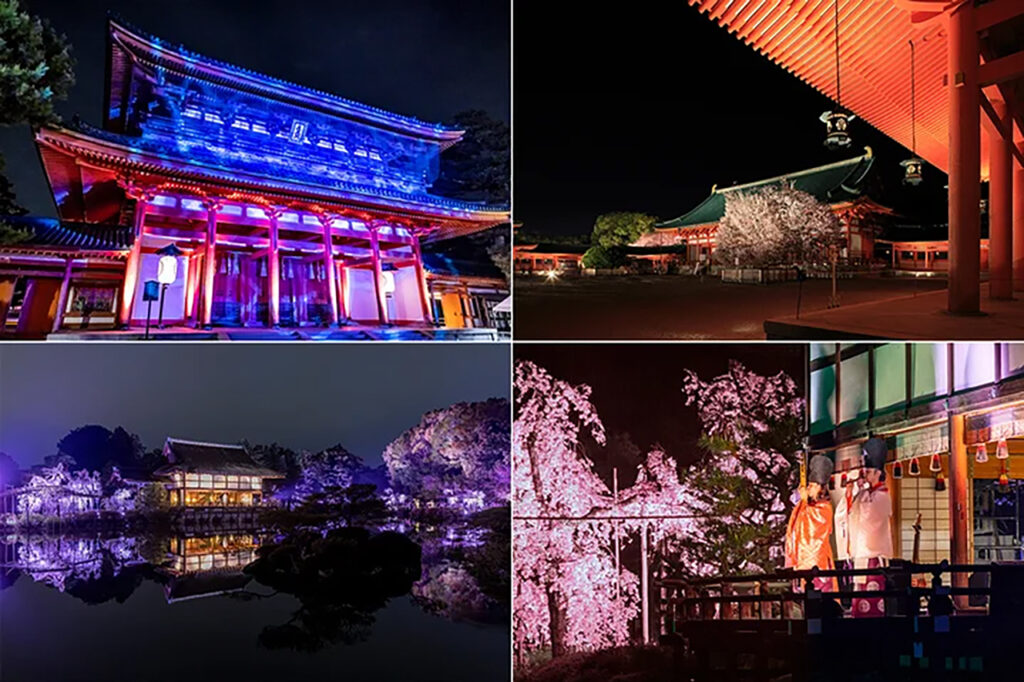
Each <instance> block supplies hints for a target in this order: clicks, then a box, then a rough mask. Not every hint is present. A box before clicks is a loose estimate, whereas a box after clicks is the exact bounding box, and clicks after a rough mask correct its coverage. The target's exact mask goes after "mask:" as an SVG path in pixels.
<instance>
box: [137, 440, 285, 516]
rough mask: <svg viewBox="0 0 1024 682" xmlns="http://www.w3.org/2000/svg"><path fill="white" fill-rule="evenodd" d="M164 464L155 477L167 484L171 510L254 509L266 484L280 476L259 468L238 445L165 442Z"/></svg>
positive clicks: (264, 468)
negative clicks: (207, 508)
mask: <svg viewBox="0 0 1024 682" xmlns="http://www.w3.org/2000/svg"><path fill="white" fill-rule="evenodd" d="M163 454H164V457H166V458H167V464H166V465H164V466H162V467H160V468H159V469H157V470H156V472H155V474H156V475H157V476H158V477H160V478H162V479H164V480H166V481H167V487H168V489H169V491H170V498H171V506H173V507H255V506H259V505H260V504H262V503H263V501H264V487H265V484H266V482H267V481H268V480H273V479H279V478H283V477H284V476H283V475H282V474H280V473H278V472H276V471H274V470H273V469H268V468H266V467H262V466H260V465H259V464H257V463H256V462H255V461H253V459H252V457H251V456H250V455H249V453H248V452H247V451H246V449H245V448H244V447H242V446H241V445H225V444H221V443H203V442H198V441H188V440H180V439H176V438H168V439H167V440H166V441H165V443H164V449H163Z"/></svg>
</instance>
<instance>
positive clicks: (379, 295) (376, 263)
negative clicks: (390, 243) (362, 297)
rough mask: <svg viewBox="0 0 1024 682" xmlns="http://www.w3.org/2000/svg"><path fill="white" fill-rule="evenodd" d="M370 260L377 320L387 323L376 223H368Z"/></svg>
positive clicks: (386, 306)
mask: <svg viewBox="0 0 1024 682" xmlns="http://www.w3.org/2000/svg"><path fill="white" fill-rule="evenodd" d="M369 227H370V261H371V263H372V265H373V296H374V298H375V299H377V320H378V321H379V322H380V323H381V324H388V323H389V322H390V320H388V304H387V298H386V295H385V293H384V287H383V286H381V278H382V277H383V276H384V275H383V269H382V268H381V262H380V240H379V239H378V238H377V227H378V226H377V225H370V226H369Z"/></svg>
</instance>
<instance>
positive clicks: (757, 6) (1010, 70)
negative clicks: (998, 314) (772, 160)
mask: <svg viewBox="0 0 1024 682" xmlns="http://www.w3.org/2000/svg"><path fill="white" fill-rule="evenodd" d="M835 1H836V0H806V1H801V2H786V1H778V0H689V3H690V4H691V5H693V6H695V7H697V8H698V9H699V10H700V11H701V12H702V13H705V14H707V16H708V18H710V19H712V20H713V21H715V22H716V23H718V24H719V25H721V26H722V27H724V28H727V29H728V30H729V31H730V32H731V33H734V34H735V35H736V37H737V38H739V39H740V40H742V41H743V42H745V43H746V44H748V45H750V46H751V47H753V48H754V49H755V50H757V51H758V52H760V53H761V54H763V55H765V56H766V57H768V58H769V59H771V60H772V61H773V62H775V63H776V64H778V65H780V66H781V67H783V68H784V69H786V70H787V71H789V72H791V73H793V74H794V75H795V76H796V77H798V78H799V79H800V80H802V81H804V82H806V83H807V84H809V85H811V86H812V87H814V88H815V89H817V90H818V91H820V92H822V93H823V94H825V95H827V96H829V97H831V98H833V99H835V98H836V62H835V38H834V33H833V31H832V24H833V21H834V17H833V12H834V7H835ZM838 7H839V53H840V70H841V74H842V94H843V97H842V104H843V106H844V107H847V108H849V109H850V110H852V111H853V113H855V114H857V116H859V117H860V118H862V119H864V120H866V121H867V122H868V123H870V124H871V125H873V126H875V127H876V128H878V129H879V130H881V131H882V132H884V133H885V134H886V135H888V136H890V137H891V138H893V139H894V140H896V141H897V142H899V143H901V144H903V145H905V146H907V147H908V148H909V147H910V146H911V136H912V130H911V100H910V92H909V88H908V87H907V84H908V82H909V76H910V52H909V49H908V42H909V41H911V40H912V41H913V42H914V45H915V47H916V50H917V61H916V73H917V101H916V106H917V153H918V154H919V155H920V156H921V157H922V158H923V159H925V160H926V161H928V162H929V163H931V164H933V165H934V166H936V167H937V168H939V169H941V170H943V171H946V172H947V173H949V245H950V250H949V257H950V264H949V265H950V267H949V300H948V308H949V310H950V312H954V313H973V312H977V311H979V310H980V265H979V264H980V261H981V259H980V254H979V250H980V234H981V228H980V222H981V218H980V210H979V203H980V199H981V188H980V182H981V180H983V179H987V180H988V181H989V183H990V184H989V191H990V200H989V207H990V230H991V253H990V268H991V277H990V295H991V297H993V298H1010V297H1011V296H1012V293H1013V291H1014V290H1017V291H1021V290H1024V142H1022V140H1024V96H1022V94H1021V93H1022V92H1024V91H1022V89H1021V87H1020V82H1021V80H1022V78H1024V49H1022V48H1024V3H1021V2H1020V1H1019V0H990V2H986V3H980V4H976V3H975V2H974V1H973V0H970V1H965V0H839V3H838ZM982 112H984V113H985V116H984V123H985V125H984V126H982V115H981V114H982ZM813 113H814V112H808V115H809V116H811V115H812V114H813ZM852 134H853V136H854V137H856V131H854V132H853V133H852ZM823 135H824V131H823ZM1014 168H1016V170H1015V171H1014Z"/></svg>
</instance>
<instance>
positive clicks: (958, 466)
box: [949, 415, 973, 606]
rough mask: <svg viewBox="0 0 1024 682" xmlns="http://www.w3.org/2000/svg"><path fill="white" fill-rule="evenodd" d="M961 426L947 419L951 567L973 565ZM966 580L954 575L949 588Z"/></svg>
mask: <svg viewBox="0 0 1024 682" xmlns="http://www.w3.org/2000/svg"><path fill="white" fill-rule="evenodd" d="M965 427H966V424H965V423H964V417H963V415H953V416H952V417H950V418H949V561H950V563H952V564H970V563H973V561H972V558H971V556H970V544H969V540H968V534H969V533H970V532H971V526H972V522H971V520H970V519H969V518H968V516H967V513H968V510H969V507H968V504H967V501H968V495H970V477H969V474H968V471H967V460H968V457H967V443H966V439H965V436H966V428H965ZM967 577H968V576H967V574H966V573H954V574H953V587H967ZM956 601H957V604H958V605H963V606H966V602H967V598H966V597H957V598H956Z"/></svg>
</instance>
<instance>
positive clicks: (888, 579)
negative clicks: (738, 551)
mask: <svg viewBox="0 0 1024 682" xmlns="http://www.w3.org/2000/svg"><path fill="white" fill-rule="evenodd" d="M868 575H883V576H885V585H884V588H883V589H877V590H866V589H865V590H857V589H855V587H854V585H853V581H854V578H856V577H858V576H868ZM953 576H958V579H956V580H953ZM815 578H828V579H835V582H836V583H837V584H838V589H835V590H833V591H825V592H822V591H819V590H817V589H814V586H813V581H814V579H815ZM655 588H656V589H655V595H656V596H655V599H656V600H657V602H656V608H655V610H656V619H657V627H658V632H659V634H660V640H661V642H662V643H664V644H671V645H675V646H676V647H677V648H676V662H677V665H678V667H679V668H680V670H679V673H680V675H682V676H683V677H681V678H680V679H688V678H693V679H724V678H733V677H742V678H746V679H775V678H778V677H780V676H781V677H785V678H786V679H828V680H840V679H917V678H921V679H937V677H936V675H939V676H942V677H943V678H945V677H954V678H959V677H966V678H969V677H972V676H980V675H982V674H986V675H990V674H993V673H996V674H999V673H1003V674H1010V675H1019V674H1020V671H1021V670H1024V656H1022V655H1020V654H1018V653H1017V650H1018V648H1019V647H1020V642H1021V641H1024V564H1018V563H1006V564H999V563H994V564H967V565H951V564H949V563H948V562H945V561H943V562H941V563H938V564H913V563H910V562H894V563H893V564H892V565H889V566H886V567H881V568H870V569H840V570H832V571H820V570H816V569H815V570H810V571H792V570H785V571H779V572H776V573H771V574H762V575H746V576H716V577H711V578H682V577H664V578H661V579H659V580H656V581H655ZM858 597H860V598H882V599H884V602H885V615H884V616H880V617H873V618H866V617H860V618H858V617H855V616H854V615H853V614H852V613H851V608H850V607H851V601H852V600H853V599H854V598H858ZM994 679H1004V678H1003V677H997V678H994ZM1005 679H1019V677H1014V678H1009V677H1008V678H1005Z"/></svg>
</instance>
